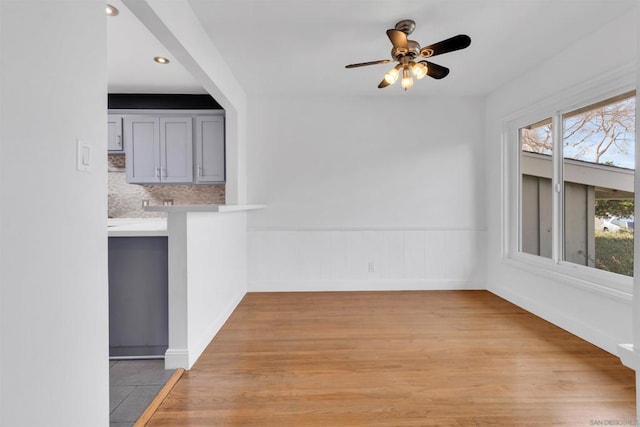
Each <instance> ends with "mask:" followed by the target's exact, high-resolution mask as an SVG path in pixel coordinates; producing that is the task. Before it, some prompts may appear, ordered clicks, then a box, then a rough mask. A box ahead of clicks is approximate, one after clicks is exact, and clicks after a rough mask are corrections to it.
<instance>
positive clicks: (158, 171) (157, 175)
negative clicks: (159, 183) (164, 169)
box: [156, 168, 160, 178]
mask: <svg viewBox="0 0 640 427" xmlns="http://www.w3.org/2000/svg"><path fill="white" fill-rule="evenodd" d="M156 178H160V168H156Z"/></svg>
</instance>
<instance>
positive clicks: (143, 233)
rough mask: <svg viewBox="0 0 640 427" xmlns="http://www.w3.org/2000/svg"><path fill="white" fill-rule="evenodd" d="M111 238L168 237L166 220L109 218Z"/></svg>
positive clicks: (108, 225) (108, 224)
mask: <svg viewBox="0 0 640 427" xmlns="http://www.w3.org/2000/svg"><path fill="white" fill-rule="evenodd" d="M107 227H108V231H109V237H154V236H167V235H168V234H167V219H166V218H109V219H108V220H107Z"/></svg>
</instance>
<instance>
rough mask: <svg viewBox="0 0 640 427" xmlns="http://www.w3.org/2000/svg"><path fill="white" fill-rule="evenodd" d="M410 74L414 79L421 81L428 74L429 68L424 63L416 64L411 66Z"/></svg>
mask: <svg viewBox="0 0 640 427" xmlns="http://www.w3.org/2000/svg"><path fill="white" fill-rule="evenodd" d="M411 72H412V73H413V75H414V76H415V78H416V79H418V80H421V79H423V78H425V76H426V75H427V73H428V72H429V68H428V67H427V64H425V63H424V62H418V63H417V64H413V68H411Z"/></svg>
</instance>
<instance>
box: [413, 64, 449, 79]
mask: <svg viewBox="0 0 640 427" xmlns="http://www.w3.org/2000/svg"><path fill="white" fill-rule="evenodd" d="M420 62H423V63H424V64H425V65H426V66H427V76H429V77H433V78H434V79H438V80H440V79H444V78H445V77H447V75H448V74H449V69H448V68H447V67H443V66H442V65H438V64H434V63H433V62H429V61H420Z"/></svg>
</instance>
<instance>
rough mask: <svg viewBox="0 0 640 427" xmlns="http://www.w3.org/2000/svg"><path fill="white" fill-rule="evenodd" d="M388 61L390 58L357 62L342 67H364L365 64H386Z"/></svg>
mask: <svg viewBox="0 0 640 427" xmlns="http://www.w3.org/2000/svg"><path fill="white" fill-rule="evenodd" d="M388 62H391V60H390V59H381V60H379V61H369V62H358V63H357V64H349V65H345V66H344V68H356V67H364V66H366V65H376V64H386V63H388Z"/></svg>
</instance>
